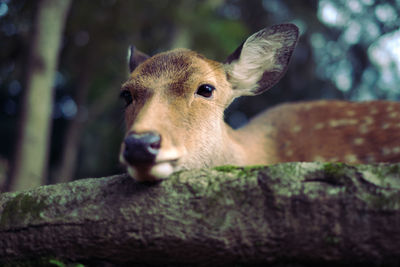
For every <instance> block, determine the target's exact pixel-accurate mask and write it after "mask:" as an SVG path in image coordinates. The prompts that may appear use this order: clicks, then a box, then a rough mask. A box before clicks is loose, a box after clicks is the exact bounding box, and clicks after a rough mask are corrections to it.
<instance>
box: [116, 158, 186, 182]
mask: <svg viewBox="0 0 400 267" xmlns="http://www.w3.org/2000/svg"><path fill="white" fill-rule="evenodd" d="M178 160H179V157H178V155H177V153H175V152H172V151H169V152H164V153H160V155H159V156H157V158H156V160H155V161H154V162H147V163H146V162H138V163H134V164H130V163H128V162H127V161H126V160H125V159H124V157H123V156H122V154H121V155H120V162H121V163H122V164H124V165H125V166H126V168H127V172H128V174H129V176H131V177H132V178H133V179H135V180H137V181H159V180H164V179H166V178H168V176H170V175H171V174H172V173H174V172H175V171H176V170H177V163H178Z"/></svg>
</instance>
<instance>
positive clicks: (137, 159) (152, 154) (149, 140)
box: [123, 132, 161, 164]
mask: <svg viewBox="0 0 400 267" xmlns="http://www.w3.org/2000/svg"><path fill="white" fill-rule="evenodd" d="M124 143H125V150H124V152H123V156H124V158H125V160H126V161H127V162H128V163H130V164H135V163H151V162H153V161H154V160H155V158H156V156H157V154H158V151H159V150H160V145H161V136H160V135H159V134H158V133H155V132H147V133H140V134H138V133H131V134H129V135H128V136H127V137H126V138H125V140H124Z"/></svg>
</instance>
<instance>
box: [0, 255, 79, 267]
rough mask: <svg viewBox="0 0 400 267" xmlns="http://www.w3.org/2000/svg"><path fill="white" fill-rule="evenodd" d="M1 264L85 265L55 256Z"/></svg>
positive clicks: (13, 266) (36, 266)
mask: <svg viewBox="0 0 400 267" xmlns="http://www.w3.org/2000/svg"><path fill="white" fill-rule="evenodd" d="M0 264H1V266H4V267H39V266H40V267H57V266H58V267H84V266H85V265H83V264H81V263H76V262H71V261H67V260H60V259H57V258H54V257H40V258H36V259H26V260H15V261H8V262H2V261H1V260H0Z"/></svg>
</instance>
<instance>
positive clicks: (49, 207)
mask: <svg viewBox="0 0 400 267" xmlns="http://www.w3.org/2000/svg"><path fill="white" fill-rule="evenodd" d="M399 225H400V164H391V165H389V164H387V165H385V164H380V165H358V166H348V165H344V164H330V163H325V164H324V163H286V164H278V165H275V166H270V167H253V168H251V167H246V168H237V167H219V168H215V169H209V170H192V171H185V172H180V173H177V174H174V175H173V176H171V177H170V178H169V179H168V180H166V181H163V182H161V183H157V184H144V183H137V182H134V181H133V180H132V179H130V178H129V177H127V176H126V175H118V176H113V177H106V178H99V179H85V180H79V181H75V182H70V183H67V184H57V185H51V186H42V187H38V188H35V189H32V190H29V191H25V192H15V193H4V194H2V195H0V264H1V263H11V264H14V263H16V262H17V260H19V261H22V260H32V259H39V258H41V257H49V256H52V257H56V258H57V259H59V260H61V261H68V260H73V261H75V262H80V263H85V264H89V265H90V264H92V265H93V264H94V262H97V263H98V262H99V261H104V262H107V263H112V264H115V265H118V266H120V265H122V264H126V266H134V265H138V266H143V265H146V266H154V265H163V266H165V265H171V266H176V265H184V266H187V265H190V266H192V265H208V266H215V265H228V266H233V264H239V265H257V264H260V265H262V266H265V265H266V264H271V265H274V264H277V265H279V266H286V265H287V266H303V265H310V264H315V265H316V266H319V265H322V264H324V265H326V264H332V265H334V264H348V265H349V266H354V265H363V266H365V265H369V266H371V265H376V266H378V265H382V266H383V265H385V266H398V265H399V264H400V249H399V248H400V227H399ZM285 264H286V265H285Z"/></svg>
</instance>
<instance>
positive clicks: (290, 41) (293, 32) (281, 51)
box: [225, 24, 298, 95]
mask: <svg viewBox="0 0 400 267" xmlns="http://www.w3.org/2000/svg"><path fill="white" fill-rule="evenodd" d="M297 39H298V28H297V27H296V26H295V25H293V24H281V25H275V26H272V27H270V28H265V29H263V30H261V31H259V32H257V33H255V34H253V35H251V36H250V37H249V38H247V40H246V41H245V42H244V43H243V44H242V45H240V46H239V47H238V48H237V49H236V50H235V52H233V53H232V54H231V55H230V56H229V57H228V59H227V60H226V64H225V70H226V72H227V74H228V79H229V81H230V82H231V84H232V88H233V89H234V90H238V91H236V93H237V95H255V94H260V93H262V92H264V91H266V90H267V89H269V88H270V87H272V86H273V85H274V84H275V83H276V82H278V80H279V79H280V78H281V77H282V76H283V74H284V73H285V72H286V69H287V66H288V64H289V60H290V57H291V55H292V52H293V50H294V47H295V45H296V43H297Z"/></svg>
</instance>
